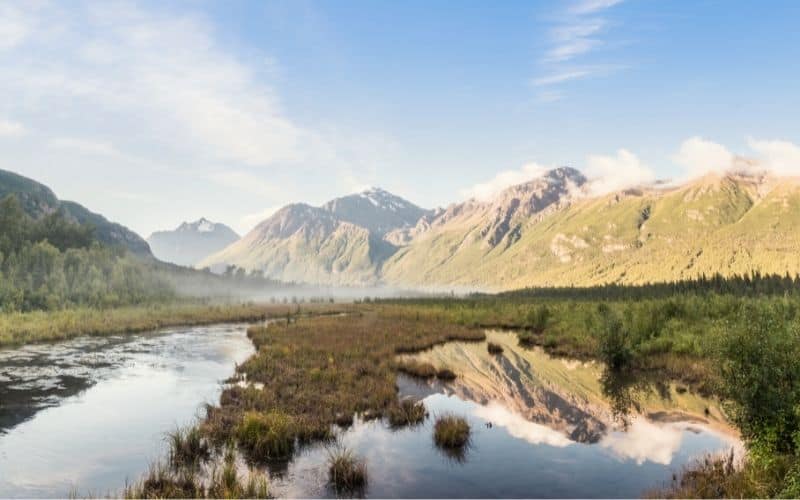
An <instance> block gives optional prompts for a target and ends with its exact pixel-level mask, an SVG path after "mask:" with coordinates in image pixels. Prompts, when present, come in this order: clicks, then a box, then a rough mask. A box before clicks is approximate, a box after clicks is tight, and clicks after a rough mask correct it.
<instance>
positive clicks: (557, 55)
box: [545, 38, 601, 61]
mask: <svg viewBox="0 0 800 500" xmlns="http://www.w3.org/2000/svg"><path fill="white" fill-rule="evenodd" d="M599 45H601V42H600V40H593V39H590V38H578V39H575V40H570V41H569V42H565V43H562V44H561V45H558V46H556V47H553V48H552V49H550V50H549V51H548V53H547V56H545V60H546V61H566V60H568V59H572V58H573V57H576V56H579V55H581V54H585V53H587V52H589V51H591V50H592V49H594V48H595V47H598V46H599Z"/></svg>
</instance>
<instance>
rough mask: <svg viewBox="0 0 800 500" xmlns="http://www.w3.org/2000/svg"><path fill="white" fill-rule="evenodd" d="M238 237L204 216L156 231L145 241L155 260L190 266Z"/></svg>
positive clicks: (222, 225)
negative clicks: (175, 226) (169, 228)
mask: <svg viewBox="0 0 800 500" xmlns="http://www.w3.org/2000/svg"><path fill="white" fill-rule="evenodd" d="M238 239H239V235H238V234H236V232H234V230H233V229H231V228H229V227H228V226H226V225H225V224H220V223H214V222H211V221H209V220H207V219H206V218H205V217H203V218H200V219H199V220H197V221H195V222H184V223H182V224H181V225H180V226H178V227H177V228H175V229H173V230H171V231H156V232H155V233H153V234H151V235H150V236H149V237H148V238H147V243H148V244H149V245H150V250H151V251H152V252H153V255H155V257H156V258H157V259H159V260H163V261H164V262H172V263H173V264H179V265H182V266H190V267H191V266H194V265H195V264H198V263H199V262H200V261H202V260H203V258H205V257H208V256H209V255H211V254H213V253H216V252H218V251H220V250H222V249H223V248H225V247H227V246H228V245H230V244H231V243H233V242H235V241H237V240H238Z"/></svg>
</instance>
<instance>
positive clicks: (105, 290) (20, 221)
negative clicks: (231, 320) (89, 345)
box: [0, 193, 175, 312]
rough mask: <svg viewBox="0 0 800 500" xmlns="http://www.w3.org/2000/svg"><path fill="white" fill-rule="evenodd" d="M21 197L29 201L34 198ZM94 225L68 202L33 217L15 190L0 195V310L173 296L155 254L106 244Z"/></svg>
mask: <svg viewBox="0 0 800 500" xmlns="http://www.w3.org/2000/svg"><path fill="white" fill-rule="evenodd" d="M45 194H46V193H45ZM23 200H25V202H27V203H28V206H29V207H30V206H31V202H32V201H34V203H36V202H35V200H32V198H31V197H28V198H25V197H23ZM34 206H35V205H34ZM95 231H96V229H95V228H94V227H93V226H92V225H90V224H79V223H77V222H75V221H74V220H73V219H72V218H71V217H70V216H69V215H67V212H66V209H65V208H64V207H59V208H58V209H57V210H56V211H54V212H50V213H44V214H42V215H40V216H39V217H37V218H35V217H33V216H31V215H29V214H28V213H27V212H26V211H25V210H24V209H23V204H22V203H21V202H20V201H19V199H18V197H17V195H16V194H9V195H6V196H5V197H4V198H3V199H2V200H0V310H1V311H4V312H13V311H32V310H53V309H63V308H68V307H96V308H97V307H116V306H122V305H136V304H143V303H154V302H158V301H163V300H165V299H169V298H172V297H174V295H175V294H174V291H173V287H172V285H171V284H170V283H169V282H167V281H166V280H165V279H164V278H163V277H162V276H161V275H160V273H159V272H158V269H157V267H156V265H155V260H154V259H142V258H141V257H138V256H133V255H132V254H131V253H130V252H129V251H128V250H127V249H126V248H125V247H123V246H117V245H107V244H103V243H101V242H100V241H98V239H97V238H96V237H95Z"/></svg>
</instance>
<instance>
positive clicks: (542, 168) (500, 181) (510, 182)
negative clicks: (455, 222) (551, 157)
mask: <svg viewBox="0 0 800 500" xmlns="http://www.w3.org/2000/svg"><path fill="white" fill-rule="evenodd" d="M552 168H555V167H554V166H553V165H542V164H540V163H535V162H532V163H527V164H525V165H523V166H522V167H520V168H519V169H517V170H505V171H503V172H500V173H498V174H497V175H495V176H494V178H492V179H491V180H488V181H486V182H481V183H478V184H475V185H474V186H472V187H469V188H467V189H462V190H461V196H462V197H463V198H465V199H476V200H478V201H488V200H491V199H492V198H493V197H494V196H495V195H497V194H498V193H500V191H502V190H503V189H505V188H507V187H511V186H515V185H517V184H522V183H523V182H527V181H529V180H531V179H534V178H536V177H539V176H541V175H542V174H544V173H545V172H547V171H548V170H550V169H552Z"/></svg>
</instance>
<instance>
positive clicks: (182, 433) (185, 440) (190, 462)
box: [167, 427, 211, 469]
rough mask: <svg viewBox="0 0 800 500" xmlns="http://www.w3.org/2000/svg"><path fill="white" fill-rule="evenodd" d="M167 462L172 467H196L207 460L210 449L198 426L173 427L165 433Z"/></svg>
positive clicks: (209, 455)
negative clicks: (167, 453) (167, 444)
mask: <svg viewBox="0 0 800 500" xmlns="http://www.w3.org/2000/svg"><path fill="white" fill-rule="evenodd" d="M167 440H168V442H169V464H170V466H172V467H173V468H174V469H177V468H181V467H197V466H198V465H200V464H203V463H206V462H208V460H209V459H210V458H211V449H210V447H209V445H208V442H207V440H206V438H205V437H203V435H202V433H201V432H200V429H199V428H198V427H188V428H185V429H175V430H174V431H172V432H170V433H169V434H168V435H167Z"/></svg>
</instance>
